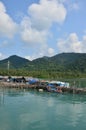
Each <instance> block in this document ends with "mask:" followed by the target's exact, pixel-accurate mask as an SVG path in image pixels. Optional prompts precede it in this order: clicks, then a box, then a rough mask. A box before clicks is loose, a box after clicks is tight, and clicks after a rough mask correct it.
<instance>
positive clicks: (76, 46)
mask: <svg viewBox="0 0 86 130" xmlns="http://www.w3.org/2000/svg"><path fill="white" fill-rule="evenodd" d="M57 47H58V50H59V52H79V53H86V36H84V37H83V39H82V41H80V40H79V39H78V36H77V34H76V33H71V34H70V35H69V36H68V38H66V39H59V40H58V42H57Z"/></svg>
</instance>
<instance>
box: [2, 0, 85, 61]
mask: <svg viewBox="0 0 86 130" xmlns="http://www.w3.org/2000/svg"><path fill="white" fill-rule="evenodd" d="M62 52H80V53H83V52H84V53H86V0H0V60H1V59H3V58H6V57H8V56H11V55H19V56H21V57H25V58H28V59H30V60H32V59H35V58H38V57H42V56H53V55H55V54H58V53H62Z"/></svg>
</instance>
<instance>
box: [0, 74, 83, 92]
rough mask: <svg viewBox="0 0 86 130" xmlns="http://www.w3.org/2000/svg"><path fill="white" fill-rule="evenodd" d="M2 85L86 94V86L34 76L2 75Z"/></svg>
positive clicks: (0, 77) (0, 82)
mask: <svg viewBox="0 0 86 130" xmlns="http://www.w3.org/2000/svg"><path fill="white" fill-rule="evenodd" d="M0 87H2V88H16V89H28V90H29V89H32V90H37V91H39V92H43V91H46V92H55V93H71V94H86V88H78V87H76V86H75V85H73V86H70V84H69V83H68V82H62V81H54V80H52V81H51V80H43V79H38V78H33V77H17V76H13V77H7V76H0Z"/></svg>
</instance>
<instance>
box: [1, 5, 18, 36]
mask: <svg viewBox="0 0 86 130" xmlns="http://www.w3.org/2000/svg"><path fill="white" fill-rule="evenodd" d="M16 29H17V24H16V23H15V22H14V21H13V20H12V18H11V17H10V16H9V15H8V14H7V13H6V8H5V6H4V4H3V3H2V2H0V35H1V36H8V37H12V36H13V35H14V33H15V32H16Z"/></svg>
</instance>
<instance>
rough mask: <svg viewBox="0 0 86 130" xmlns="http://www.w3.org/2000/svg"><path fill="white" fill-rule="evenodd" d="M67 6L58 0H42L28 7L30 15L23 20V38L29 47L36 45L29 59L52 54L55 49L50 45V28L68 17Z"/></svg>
mask: <svg viewBox="0 0 86 130" xmlns="http://www.w3.org/2000/svg"><path fill="white" fill-rule="evenodd" d="M66 14H67V11H66V8H65V7H64V5H63V4H62V3H61V2H58V1H57V0H40V2H39V3H35V4H34V3H33V4H32V5H30V6H29V7H28V16H26V17H24V18H23V19H22V21H21V32H20V34H21V39H22V41H23V43H24V44H25V43H26V44H25V46H26V45H27V47H28V48H31V47H34V48H36V49H35V54H33V56H32V57H28V58H29V59H33V58H36V57H42V56H44V55H48V56H51V55H53V54H54V50H53V49H52V48H49V47H48V43H47V40H48V38H49V36H50V28H51V27H52V25H53V24H54V23H58V24H61V23H62V22H64V20H65V18H66Z"/></svg>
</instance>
